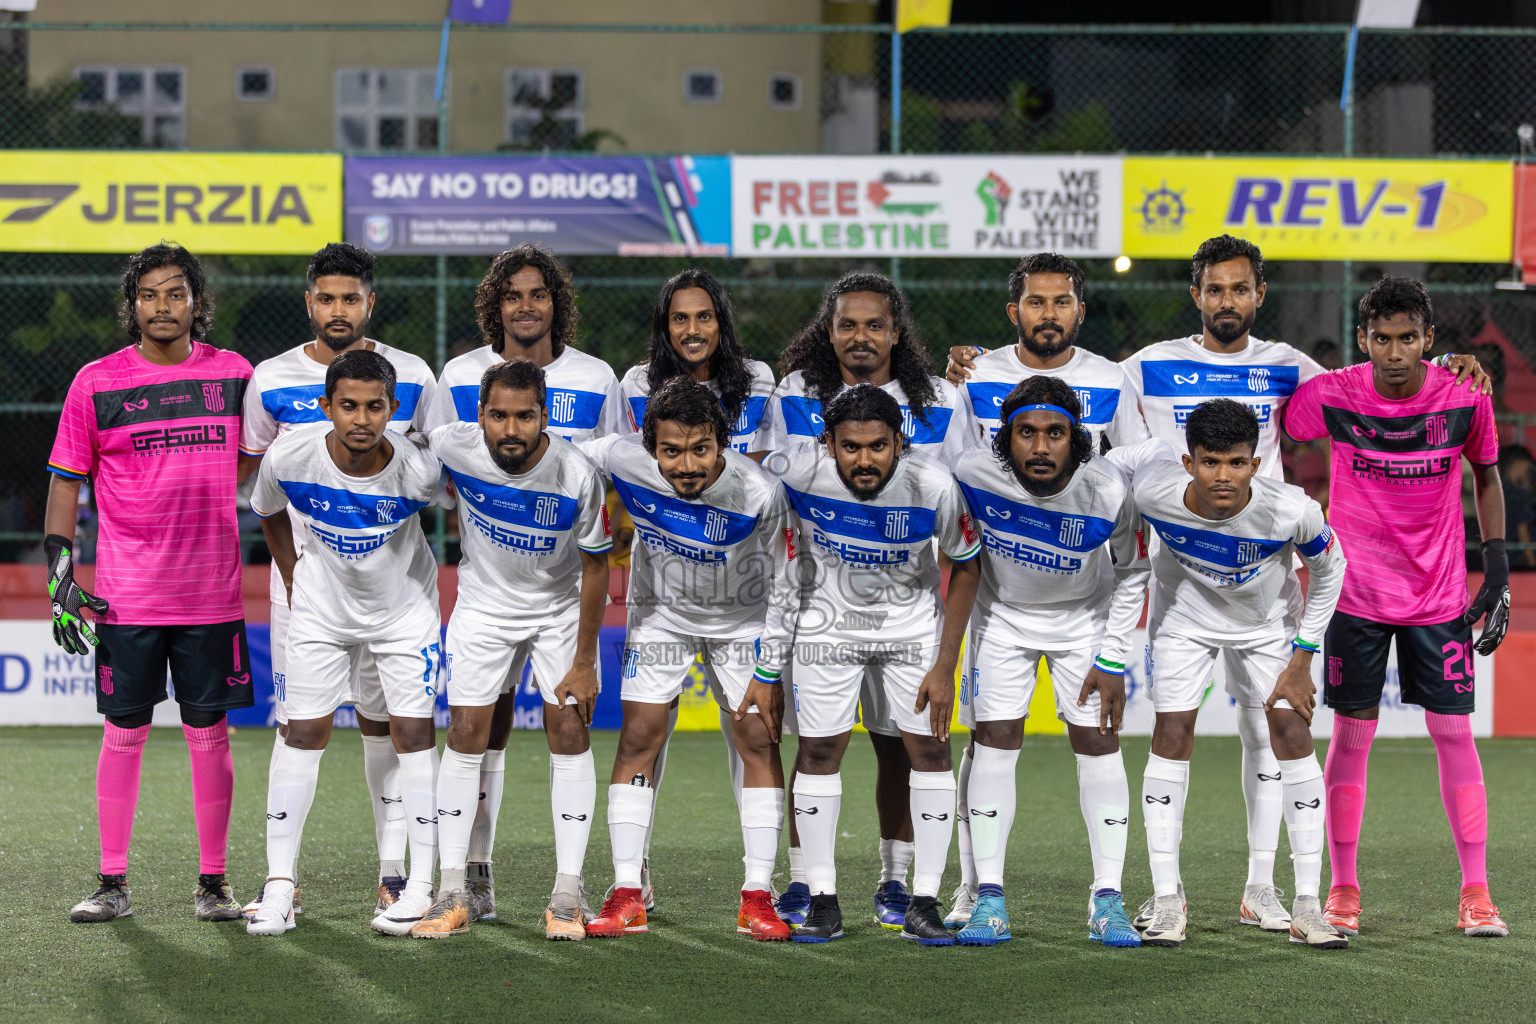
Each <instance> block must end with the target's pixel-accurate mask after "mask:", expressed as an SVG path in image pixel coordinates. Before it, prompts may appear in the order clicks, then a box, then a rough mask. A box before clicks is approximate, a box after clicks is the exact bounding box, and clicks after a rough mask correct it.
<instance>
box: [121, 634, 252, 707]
mask: <svg viewBox="0 0 1536 1024" xmlns="http://www.w3.org/2000/svg"><path fill="white" fill-rule="evenodd" d="M96 639H97V641H98V642H97V645H96V710H97V711H99V712H101V713H102V714H104V715H111V716H113V717H116V718H122V717H125V716H127V715H132V714H136V713H138V712H141V711H147V710H149V709H150V708H152V707H154V706H155V705H156V704H159V703H160V702H161V701H163V700H165V698H166V689H165V681H166V674H167V671H169V674H170V678H171V682H172V684H173V685H174V686H175V688H176V702H177V703H178V704H180V705H181V706H182V707H184V708H195V709H197V710H199V711H230V710H233V709H235V708H248V707H251V706H252V705H253V704H255V703H256V697H255V692H254V690H253V689H252V687H251V652H250V649H249V648H248V647H247V646H246V642H245V620H244V619H236V620H235V621H234V622H216V623H211V624H208V625H202V626H125V625H109V624H105V623H102V624H98V625H97V626H96Z"/></svg>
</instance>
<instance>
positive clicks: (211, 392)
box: [203, 381, 224, 412]
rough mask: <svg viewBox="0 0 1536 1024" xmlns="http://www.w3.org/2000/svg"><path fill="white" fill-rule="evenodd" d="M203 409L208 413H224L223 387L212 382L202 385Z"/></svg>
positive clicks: (218, 383) (216, 382)
mask: <svg viewBox="0 0 1536 1024" xmlns="http://www.w3.org/2000/svg"><path fill="white" fill-rule="evenodd" d="M203 407H204V408H206V409H207V410H208V411H209V412H223V411H224V385H223V384H222V383H220V382H218V381H212V382H210V383H208V384H204V385H203Z"/></svg>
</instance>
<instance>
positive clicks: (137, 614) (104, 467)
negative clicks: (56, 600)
mask: <svg viewBox="0 0 1536 1024" xmlns="http://www.w3.org/2000/svg"><path fill="white" fill-rule="evenodd" d="M250 379H251V364H250V363H249V362H247V361H246V359H245V357H244V356H241V355H238V354H236V353H234V352H229V351H226V350H224V349H219V348H214V347H213V346H212V345H207V344H204V343H202V342H193V343H192V355H191V356H189V357H188V358H187V359H186V361H185V362H182V363H179V364H177V365H175V366H159V365H156V364H154V363H151V362H148V361H147V360H145V358H144V357H143V356H142V355H140V354H139V350H138V348H137V347H135V346H133V345H130V346H128V347H127V348H124V349H120V350H119V351H117V352H114V353H112V354H111V355H109V356H104V357H103V358H101V359H98V360H96V361H95V362H94V363H88V364H86V366H85V367H83V368H82V369H81V370H80V372H79V373H78V374H76V375H75V381H74V383H73V384H71V385H70V387H69V394H68V396H66V397H65V399H64V412H63V414H62V415H61V416H60V417H59V434H58V437H57V438H56V439H55V440H54V442H53V454H52V455H50V456H49V457H48V468H49V469H50V470H51V471H53V472H54V473H57V474H58V475H60V476H62V477H67V478H70V479H76V480H78V479H82V478H84V477H87V476H89V477H91V478H92V480H93V482H94V484H95V493H96V510H97V513H98V519H99V521H100V534H99V538H98V541H97V545H96V552H97V555H96V586H95V587H94V588H93V589H94V593H95V594H96V595H97V596H98V597H101V598H104V599H105V600H106V601H107V603H108V604H109V605H110V606H111V607H110V609H109V610H108V611H107V612H106V613H105V614H103V615H101V616H98V619H99V621H101V622H105V623H109V624H124V625H137V626H164V625H177V626H194V625H200V624H203V623H209V622H232V621H234V620H235V619H239V618H243V617H244V615H245V611H244V606H243V603H242V602H241V599H240V530H239V526H238V524H237V523H236V520H235V476H236V469H237V466H238V461H239V442H240V407H241V403H242V401H243V399H244V397H245V386H246V384H247V382H249V381H250Z"/></svg>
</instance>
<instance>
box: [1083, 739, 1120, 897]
mask: <svg viewBox="0 0 1536 1024" xmlns="http://www.w3.org/2000/svg"><path fill="white" fill-rule="evenodd" d="M1076 756H1077V801H1078V806H1079V807H1081V808H1082V811H1083V823H1084V824H1085V825H1087V826H1088V850H1089V852H1090V853H1091V854H1092V856H1093V888H1094V891H1096V892H1097V891H1098V890H1100V889H1113V890H1115V891H1116V892H1119V891H1120V879H1121V875H1122V874H1123V873H1124V871H1125V839H1126V836H1127V834H1128V833H1129V831H1130V829H1129V823H1130V820H1131V793H1130V784H1129V783H1128V782H1127V781H1126V777H1125V758H1124V757H1122V756H1121V753H1120V751H1118V750H1117V751H1115V752H1114V753H1113V754H1101V755H1099V756H1094V755H1092V754H1078V755H1076Z"/></svg>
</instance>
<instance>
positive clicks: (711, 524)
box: [704, 509, 727, 544]
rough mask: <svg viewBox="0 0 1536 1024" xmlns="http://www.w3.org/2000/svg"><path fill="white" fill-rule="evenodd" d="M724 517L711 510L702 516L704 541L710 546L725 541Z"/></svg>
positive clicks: (725, 521)
mask: <svg viewBox="0 0 1536 1024" xmlns="http://www.w3.org/2000/svg"><path fill="white" fill-rule="evenodd" d="M726 523H727V520H726V518H725V516H723V515H721V514H720V513H719V512H716V511H714V510H713V509H711V510H710V511H709V512H706V513H705V514H704V539H705V540H707V541H709V542H710V543H711V544H718V543H720V542H721V541H722V540H724V539H725V527H726Z"/></svg>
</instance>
